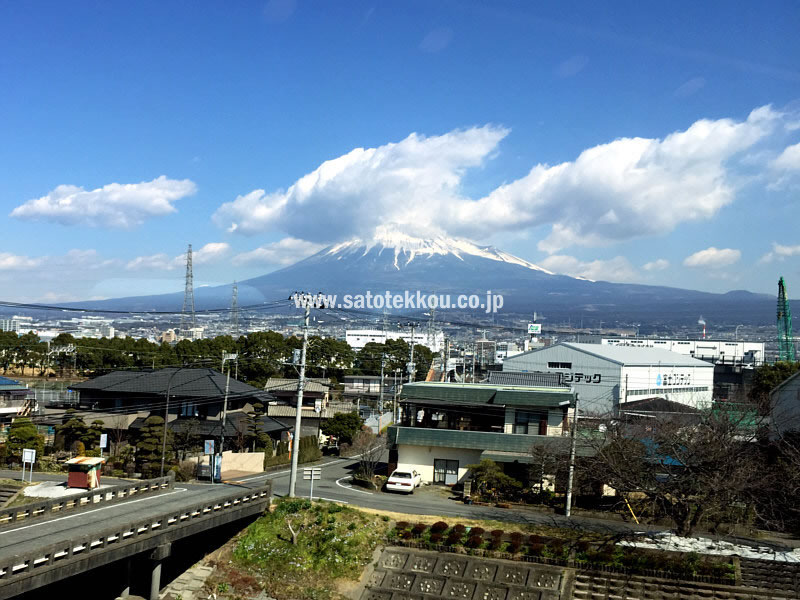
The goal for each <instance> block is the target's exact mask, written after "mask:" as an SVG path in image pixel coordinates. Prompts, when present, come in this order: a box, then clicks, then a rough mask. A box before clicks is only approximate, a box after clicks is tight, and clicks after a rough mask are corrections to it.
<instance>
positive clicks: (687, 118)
mask: <svg viewBox="0 0 800 600" xmlns="http://www.w3.org/2000/svg"><path fill="white" fill-rule="evenodd" d="M736 4H738V5H735V4H732V3H729V2H718V3H714V2H709V3H690V2H683V3H670V4H660V5H656V4H652V3H639V2H618V3H614V4H613V6H611V7H610V8H609V7H607V6H606V5H605V4H601V3H594V2H583V3H568V4H567V3H558V4H554V5H552V6H549V5H544V4H542V3H529V2H491V3H490V2H482V1H481V2H458V3H456V2H447V1H441V2H403V3H399V2H395V3H387V2H347V3H344V2H337V3H332V2H331V3H328V2H303V1H302V0H298V1H296V2H295V1H293V0H271V1H270V2H239V3H227V4H223V3H212V2H169V3H161V2H139V3H122V2H83V3H63V2H27V3H11V2H5V3H2V4H0V90H2V92H1V93H0V203H2V208H3V210H4V211H5V214H6V220H5V228H4V235H3V236H2V238H0V286H2V289H3V293H2V294H0V296H2V299H7V300H18V301H49V302H57V301H67V300H78V299H87V298H99V297H113V296H120V295H131V294H141V293H150V292H162V291H179V290H181V289H182V287H183V283H182V278H183V267H182V264H181V260H180V258H179V257H180V255H181V253H182V252H184V251H185V248H186V245H187V244H188V243H192V244H193V246H194V248H195V250H196V251H199V252H198V254H197V256H196V257H195V280H196V282H198V283H199V284H217V283H219V284H221V283H229V282H230V281H231V280H233V279H237V280H243V279H247V278H248V277H253V276H256V275H260V274H263V273H265V272H268V271H271V270H274V269H276V268H280V267H282V266H285V265H287V264H290V263H291V262H293V261H295V260H297V259H299V258H302V257H303V256H306V255H308V254H309V253H311V252H313V251H315V250H317V249H318V248H320V247H322V245H324V244H328V243H332V242H336V241H342V240H345V239H350V238H353V237H361V238H363V239H369V238H370V237H371V236H372V235H373V234H374V232H375V230H376V229H378V228H385V227H390V228H397V229H402V230H407V231H408V232H409V233H414V234H419V235H447V236H456V237H468V238H471V239H474V240H475V241H477V242H479V243H485V244H492V245H495V246H497V247H499V248H502V249H504V250H506V251H508V252H511V253H514V254H516V255H518V256H520V257H522V258H525V259H527V260H530V261H532V262H535V263H537V264H541V265H543V266H546V267H547V268H549V269H551V270H555V271H560V272H565V273H568V274H575V275H582V276H588V277H591V278H594V279H608V280H611V281H634V282H641V283H656V284H668V285H673V286H680V287H689V288H695V289H703V290H710V291H727V290H730V289H749V290H752V291H758V292H766V293H774V292H775V287H776V281H777V278H778V275H779V274H783V275H785V276H786V278H787V283H788V286H789V290H790V293H792V292H793V291H794V290H795V288H797V289H800V287H798V286H800V269H798V266H797V265H798V257H800V234H798V233H797V231H798V227H797V223H798V222H800V202H798V198H800V60H798V59H799V58H800V36H798V35H797V31H799V30H800V8H798V6H797V4H796V3H795V2H788V1H787V2H772V3H770V4H769V10H765V9H763V8H762V6H759V5H757V4H755V3H751V4H746V3H736ZM326 161H328V162H326ZM794 281H797V283H796V284H793V282H794ZM792 295H793V296H796V295H797V294H792Z"/></svg>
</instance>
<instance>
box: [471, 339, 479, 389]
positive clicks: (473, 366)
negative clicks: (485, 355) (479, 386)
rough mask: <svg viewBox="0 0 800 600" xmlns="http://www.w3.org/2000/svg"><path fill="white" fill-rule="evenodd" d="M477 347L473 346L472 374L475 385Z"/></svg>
mask: <svg viewBox="0 0 800 600" xmlns="http://www.w3.org/2000/svg"><path fill="white" fill-rule="evenodd" d="M476 347H477V346H476V344H475V343H473V344H472V371H470V373H471V374H472V383H475V349H476Z"/></svg>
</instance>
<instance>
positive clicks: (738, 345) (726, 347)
mask: <svg viewBox="0 0 800 600" xmlns="http://www.w3.org/2000/svg"><path fill="white" fill-rule="evenodd" d="M600 343H601V344H603V345H606V346H631V347H634V348H661V349H662V350H669V351H670V352H677V353H678V354H685V355H686V356H693V357H694V358H699V359H700V360H705V361H709V362H713V363H723V364H752V365H760V364H762V363H763V362H764V342H739V341H733V342H732V341H730V340H658V339H652V338H624V337H623V338H603V339H602V340H601V341H600Z"/></svg>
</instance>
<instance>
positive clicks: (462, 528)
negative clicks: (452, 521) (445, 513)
mask: <svg viewBox="0 0 800 600" xmlns="http://www.w3.org/2000/svg"><path fill="white" fill-rule="evenodd" d="M466 530H467V528H466V527H465V526H464V525H462V524H461V523H458V524H457V525H453V531H457V532H458V533H460V534H463V533H464V532H465V531H466Z"/></svg>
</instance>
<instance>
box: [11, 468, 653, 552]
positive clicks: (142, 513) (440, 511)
mask: <svg viewBox="0 0 800 600" xmlns="http://www.w3.org/2000/svg"><path fill="white" fill-rule="evenodd" d="M314 466H319V467H321V468H322V479H321V480H320V481H315V482H314V498H315V499H325V500H331V501H335V502H342V503H346V504H350V505H353V506H360V507H364V508H373V509H381V510H389V511H394V512H398V513H404V514H408V515H409V520H412V519H413V517H414V516H415V515H442V516H447V517H462V518H474V519H488V520H496V521H505V522H514V523H521V524H532V525H533V524H535V525H547V526H554V527H566V528H582V529H590V530H593V531H598V532H603V533H630V532H631V531H636V530H638V531H641V529H642V528H641V527H640V526H637V525H634V524H628V523H623V522H613V521H604V520H601V519H590V518H585V517H572V518H571V519H567V518H566V517H564V516H561V515H554V514H546V513H541V512H537V511H534V510H531V509H524V508H511V509H502V508H495V507H491V506H476V505H466V504H464V503H462V502H459V501H457V500H455V499H453V498H451V497H450V495H449V493H448V492H447V490H446V488H442V487H439V486H424V487H423V488H421V489H418V490H417V491H416V492H415V493H414V494H413V495H402V494H394V493H384V492H372V491H367V490H365V489H362V488H359V487H351V486H350V483H349V479H350V476H351V475H352V474H353V472H354V471H355V470H356V468H357V467H358V460H357V459H343V458H326V459H323V460H322V461H320V462H318V463H315V465H314ZM302 468H303V465H301V474H300V478H299V480H298V483H297V490H296V491H297V495H298V496H300V497H308V494H309V482H308V481H305V480H303V479H302ZM14 475H16V477H19V473H16V474H15V473H13V472H2V471H0V477H8V476H14ZM63 478H64V476H62V475H58V474H56V475H53V474H38V473H34V481H36V480H45V479H47V480H52V479H62V480H63ZM267 480H272V482H273V495H274V496H285V495H287V494H288V490H289V469H284V470H281V471H277V472H271V473H261V474H258V475H251V476H246V477H241V478H239V479H237V480H236V481H235V482H230V483H227V484H215V485H211V484H208V483H191V484H187V483H176V484H175V489H173V490H167V491H164V492H161V493H158V494H155V495H152V496H151V495H148V496H144V497H142V498H137V499H132V500H128V501H124V502H121V503H117V504H110V505H106V506H99V507H97V508H94V509H89V510H84V511H81V512H77V513H74V514H70V515H64V516H61V517H57V518H53V519H43V520H41V521H35V522H31V523H29V524H21V525H19V526H14V525H9V526H7V527H2V528H0V557H2V556H4V555H5V554H6V553H13V554H18V553H23V552H26V551H27V550H28V549H36V548H41V547H43V546H47V545H48V542H53V541H56V540H58V539H68V538H70V537H74V536H76V535H88V534H91V533H92V532H93V531H94V530H98V531H99V530H102V529H105V528H107V527H109V526H114V525H123V524H126V523H128V522H130V521H139V520H142V521H144V520H146V519H147V518H148V517H151V516H156V515H158V514H160V513H163V512H165V511H168V510H170V509H173V508H175V509H178V508H180V507H181V506H185V505H186V504H191V503H194V502H203V501H207V500H212V499H214V498H218V497H221V496H225V495H227V494H231V493H235V492H236V490H237V489H241V488H242V487H248V488H252V487H258V486H259V485H262V484H263V483H264V482H266V481H267ZM106 481H107V480H106ZM78 532H80V533H78Z"/></svg>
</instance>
